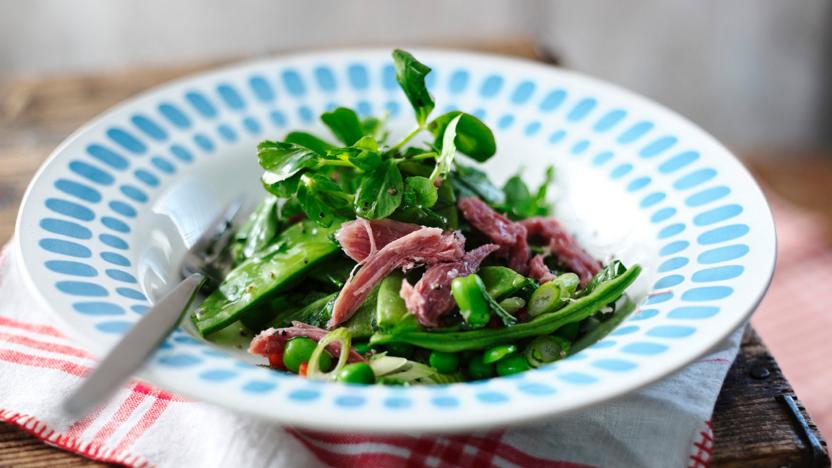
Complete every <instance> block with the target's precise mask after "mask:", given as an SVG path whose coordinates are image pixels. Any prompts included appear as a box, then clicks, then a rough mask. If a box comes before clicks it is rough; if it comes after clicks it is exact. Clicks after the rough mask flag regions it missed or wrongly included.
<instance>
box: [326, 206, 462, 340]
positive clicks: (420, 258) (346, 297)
mask: <svg viewBox="0 0 832 468" xmlns="http://www.w3.org/2000/svg"><path fill="white" fill-rule="evenodd" d="M350 223H352V221H351V222H350ZM350 223H347V224H350ZM374 223H376V221H373V222H372V223H370V227H371V229H370V230H372V227H373V225H374ZM342 237H343V238H344V239H345V241H346V235H345V236H342ZM375 237H376V236H375V235H373V236H370V235H369V233H368V234H367V241H369V239H370V238H373V239H375ZM346 243H349V241H346ZM342 245H344V244H342ZM464 249H465V238H464V237H463V236H462V234H460V233H458V232H453V233H446V232H443V231H442V230H441V229H439V228H429V227H420V228H419V229H418V230H415V231H413V232H410V233H409V234H406V235H404V236H402V237H400V238H398V239H396V240H393V241H390V242H389V243H387V244H386V245H384V246H383V247H381V248H379V249H378V250H376V251H375V252H373V253H370V254H369V255H368V256H366V257H365V258H364V259H363V264H362V266H361V268H360V269H359V270H358V272H357V273H356V274H355V275H354V276H352V277H351V278H350V279H349V280H347V283H346V284H344V287H343V288H341V292H339V293H338V298H337V299H336V300H335V305H334V306H333V309H332V318H331V319H330V321H329V323H328V324H327V328H329V329H333V328H335V327H337V326H338V325H340V324H342V323H344V322H345V321H347V320H348V319H349V318H350V317H352V315H353V314H354V313H355V311H356V310H357V309H358V307H359V306H361V304H362V303H363V302H364V300H365V299H367V296H368V295H369V294H370V291H372V290H373V288H374V287H376V285H378V284H379V282H381V280H382V279H384V277H385V276H387V275H388V274H390V273H391V272H392V271H394V270H397V269H399V268H403V269H409V268H412V267H413V266H415V265H433V264H435V263H442V262H455V261H458V260H459V259H461V258H462V256H463V255H464V254H465V250H464ZM369 251H372V249H370V250H369ZM359 256H360V255H359Z"/></svg>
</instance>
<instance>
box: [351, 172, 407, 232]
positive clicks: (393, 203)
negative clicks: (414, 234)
mask: <svg viewBox="0 0 832 468" xmlns="http://www.w3.org/2000/svg"><path fill="white" fill-rule="evenodd" d="M402 192H404V183H403V182H402V174H401V172H399V168H398V167H397V166H396V164H394V163H393V162H392V161H389V160H388V161H385V162H384V163H382V164H381V165H380V166H379V167H378V168H377V169H375V170H374V171H372V172H368V173H367V174H365V175H364V177H363V178H362V180H361V185H360V186H359V187H358V191H357V192H356V193H355V212H356V214H358V216H361V217H362V218H366V219H381V218H386V217H388V216H390V214H392V213H393V212H394V211H396V208H398V207H399V205H400V204H401V203H402Z"/></svg>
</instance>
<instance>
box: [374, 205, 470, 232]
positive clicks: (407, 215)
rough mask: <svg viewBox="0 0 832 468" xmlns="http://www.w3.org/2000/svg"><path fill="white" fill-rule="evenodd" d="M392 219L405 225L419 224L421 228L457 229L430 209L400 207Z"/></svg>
mask: <svg viewBox="0 0 832 468" xmlns="http://www.w3.org/2000/svg"><path fill="white" fill-rule="evenodd" d="M390 218H392V219H395V220H396V221H401V222H403V223H411V224H419V225H421V226H430V227H438V228H442V229H449V228H456V226H452V225H451V224H450V223H449V222H448V218H447V217H445V216H444V215H442V214H440V213H438V212H437V211H435V210H432V209H430V208H420V207H418V206H405V205H404V204H403V205H402V206H400V207H399V209H398V210H396V211H395V212H394V213H393V214H392V215H390Z"/></svg>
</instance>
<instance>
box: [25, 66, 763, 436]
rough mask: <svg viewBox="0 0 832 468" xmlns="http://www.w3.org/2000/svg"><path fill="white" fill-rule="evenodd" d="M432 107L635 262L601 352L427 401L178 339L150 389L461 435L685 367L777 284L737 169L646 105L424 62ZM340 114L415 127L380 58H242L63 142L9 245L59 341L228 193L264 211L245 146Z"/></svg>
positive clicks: (174, 257)
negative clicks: (331, 111)
mask: <svg viewBox="0 0 832 468" xmlns="http://www.w3.org/2000/svg"><path fill="white" fill-rule="evenodd" d="M414 52H415V55H416V56H417V57H418V58H419V59H420V60H422V61H424V62H426V63H427V64H428V65H430V66H431V67H432V68H433V69H434V72H433V73H432V74H431V75H430V80H429V83H430V86H431V89H432V92H433V93H434V95H435V97H436V101H437V103H438V104H437V110H438V111H439V112H444V111H445V110H446V109H457V108H458V109H462V110H465V111H468V112H471V113H473V114H476V115H478V116H480V117H481V118H483V119H484V120H485V122H486V123H488V124H489V125H490V126H492V128H493V129H494V131H495V135H496V137H497V143H498V154H497V156H495V157H494V158H492V160H491V161H489V162H488V163H487V164H486V165H485V167H486V169H487V171H488V172H489V173H490V175H491V176H493V178H494V179H495V180H496V181H497V182H502V181H503V180H505V178H507V177H508V176H509V175H510V174H513V173H515V172H516V171H517V170H518V169H519V168H521V167H523V168H524V169H525V172H524V174H525V175H526V177H527V179H528V181H529V182H530V183H533V184H536V183H538V182H539V181H540V180H541V178H542V172H543V171H542V170H543V168H544V167H545V166H546V165H548V164H554V165H555V167H556V171H557V177H556V179H557V180H556V183H555V187H554V190H552V192H553V193H554V198H555V200H556V202H555V203H556V207H555V208H556V212H557V215H558V216H559V217H560V219H561V220H562V221H563V222H564V224H566V225H567V226H568V227H569V228H570V229H571V230H573V231H574V232H575V233H577V236H578V238H579V240H580V241H581V242H582V243H584V244H585V245H586V246H587V247H588V248H589V250H590V251H591V252H592V253H594V254H595V255H597V256H599V257H603V256H605V255H609V254H615V255H617V256H618V257H620V258H622V260H624V262H625V263H626V264H632V263H636V262H637V263H640V264H641V265H642V266H643V267H644V272H643V273H642V275H641V277H640V278H639V280H638V281H637V283H635V284H634V285H633V286H631V288H630V290H629V294H630V295H631V296H632V297H634V298H635V299H637V300H638V301H639V302H640V303H641V305H640V308H639V309H638V310H637V311H636V312H635V313H634V314H633V315H631V316H630V317H629V318H628V319H627V320H626V321H625V322H624V323H622V324H621V325H620V326H619V327H618V328H617V329H616V330H615V331H614V332H613V333H611V334H610V335H609V336H608V337H607V338H605V339H603V340H602V341H600V342H598V343H597V344H595V345H594V346H592V347H590V348H588V349H586V350H584V351H582V352H580V353H578V354H576V355H575V356H572V357H570V358H568V359H566V360H564V361H560V362H557V363H556V364H554V365H550V366H547V367H544V368H541V369H537V370H534V371H530V372H526V373H523V374H519V375H515V376H512V377H509V378H495V379H491V380H488V381H483V382H473V383H466V384H455V385H449V386H438V387H427V386H421V387H409V388H399V387H387V386H368V387H363V386H349V385H341V384H322V383H317V382H311V381H308V380H305V379H303V378H300V377H296V376H291V375H286V374H282V373H279V372H274V371H271V370H269V369H265V368H261V367H258V366H255V365H253V364H252V362H251V360H250V359H249V358H247V357H245V356H244V354H243V353H242V352H240V351H239V350H237V349H234V348H230V349H229V348H225V349H223V348H221V347H217V346H216V345H213V344H209V343H206V342H204V341H202V340H201V339H199V338H195V335H193V334H191V333H190V332H189V331H188V330H186V329H179V330H177V331H176V332H174V333H173V334H172V335H171V336H170V338H169V339H168V340H167V341H166V343H165V345H164V346H163V348H162V349H160V350H159V352H158V353H156V355H155V356H154V357H153V358H152V359H151V361H150V362H149V364H148V365H147V366H146V368H145V369H144V370H143V371H142V372H141V377H142V378H144V379H146V380H148V381H149V382H151V383H153V384H156V385H158V386H160V387H163V388H165V389H168V390H171V391H173V392H176V393H179V394H182V395H186V396H189V397H192V398H195V399H200V400H205V401H208V402H211V403H215V404H217V405H221V406H225V407H228V408H231V409H234V410H237V411H241V412H245V413H250V414H253V415H257V416H259V417H263V418H268V419H272V420H274V421H277V422H280V423H284V424H291V425H298V426H302V427H308V428H317V429H324V430H332V431H337V430H358V431H364V432H387V433H390V432H414V431H440V432H441V431H459V430H468V429H484V428H487V427H492V426H506V425H511V424H517V423H522V422H526V421H529V420H532V419H536V418H545V417H550V416H554V415H557V414H560V413H563V412H566V411H569V410H575V409H578V408H582V407H586V406H589V405H593V404H598V403H600V402H602V401H604V400H608V399H610V398H613V397H616V396H620V395H623V394H625V393H627V392H629V391H632V390H634V389H636V388H639V387H641V386H643V385H646V384H648V383H650V382H653V381H655V380H657V379H660V378H662V377H663V376H666V375H668V374H669V373H671V372H673V371H675V370H677V369H679V368H680V367H682V366H684V365H685V364H687V363H689V362H691V361H692V360H693V359H695V358H696V357H697V356H699V355H701V354H702V353H704V352H705V351H706V350H708V349H709V348H710V347H712V346H713V345H715V344H716V343H718V342H719V341H720V340H722V339H723V338H725V337H726V336H727V335H728V334H729V333H730V332H731V331H733V330H734V329H736V328H737V327H738V326H739V325H740V324H742V323H743V322H744V321H745V320H746V319H747V318H748V316H749V314H750V313H751V312H752V311H753V309H754V307H755V306H756V304H757V303H758V301H759V300H760V298H761V297H762V295H763V293H764V292H765V289H766V286H767V285H768V282H769V279H770V277H771V274H772V270H773V267H774V258H775V235H774V227H773V223H772V218H771V215H770V213H769V209H768V207H767V205H766V202H765V199H764V198H763V195H762V193H761V192H760V189H759V188H758V187H757V185H756V184H755V183H754V181H753V179H752V178H751V177H750V176H749V174H748V173H747V172H746V171H745V169H744V168H743V167H742V166H741V165H740V163H738V162H737V160H736V159H734V157H733V156H732V155H731V154H730V153H729V152H728V151H727V150H726V149H725V148H724V147H722V146H721V145H720V144H719V143H717V142H716V141H715V140H714V139H713V138H711V137H710V136H708V135H707V134H706V133H704V132H703V131H702V130H700V129H699V128H698V127H696V126H695V125H693V124H691V123H690V122H688V121H687V120H685V119H683V118H681V117H679V116H678V115H676V114H674V113H673V112H670V111H668V110H667V109H664V108H663V107H661V106H658V105H656V104H654V103H651V102H650V101H648V100H646V99H644V98H641V97H638V96H636V95H633V94H631V93H629V92H627V91H624V90H622V89H619V88H617V87H615V86H611V85H608V84H605V83H602V82H600V81H597V80H594V79H591V78H588V77H585V76H582V75H579V74H576V73H572V72H567V71H564V70H560V69H558V68H554V67H550V66H544V65H540V64H536V63H532V62H526V61H521V60H515V59H508V58H501V57H494V56H488V55H480V54H473V53H466V52H447V51H436V50H417V51H414ZM333 105H346V106H352V107H355V108H356V109H358V111H359V112H360V113H362V114H369V113H373V114H380V113H382V112H384V111H388V112H389V113H390V116H391V118H390V126H391V128H392V130H393V132H394V134H401V133H403V132H405V131H406V130H408V129H409V128H410V127H411V126H412V125H413V116H412V111H411V109H410V108H409V106H408V104H407V101H406V100H405V98H404V96H403V94H402V93H401V91H400V90H399V88H398V85H397V83H396V82H395V78H394V73H393V69H392V64H391V60H390V51H389V50H341V51H335V52H321V53H306V54H301V55H293V56H286V57H279V58H275V59H270V60H264V61H258V62H252V63H242V64H239V65H235V66H232V67H229V68H225V69H221V70H218V71H214V72H209V73H204V74H200V75H197V76H194V77H190V78H186V79H183V80H179V81H176V82H173V83H171V84H169V85H166V86H162V87H160V88H157V89H154V90H151V91H149V92H147V93H144V94H142V95H140V96H138V97H136V98H134V99H131V100H129V101H127V102H125V103H123V104H121V105H119V106H117V107H116V108H114V109H113V110H111V111H109V112H107V113H105V114H104V115H102V116H100V117H98V118H96V119H95V120H94V121H92V122H91V123H89V124H88V125H85V126H84V127H83V128H81V129H80V130H79V131H77V132H76V133H75V134H73V135H72V136H71V137H69V138H68V139H67V140H66V141H65V142H64V143H63V144H61V145H60V147H59V148H58V149H57V150H55V152H54V154H53V155H52V156H51V157H50V158H49V160H48V161H47V162H46V163H45V164H44V165H43V167H42V168H41V169H40V171H39V172H38V174H37V175H36V177H35V178H34V180H33V181H32V183H31V185H30V186H29V189H28V191H27V194H26V197H25V200H24V202H23V205H22V207H21V210H20V215H19V218H18V225H17V232H18V233H19V235H18V236H17V239H18V246H17V248H18V249H19V250H20V252H19V253H20V255H18V256H17V258H19V259H20V261H21V263H22V269H23V271H24V272H25V276H26V280H27V283H28V285H29V287H30V288H31V290H32V292H33V293H34V294H36V295H37V297H38V298H40V300H41V301H42V302H43V303H44V304H45V305H46V306H47V307H48V309H49V310H51V311H53V312H54V314H55V317H56V319H58V320H59V321H60V323H61V324H62V325H61V329H62V330H63V331H65V332H66V333H67V334H68V335H70V336H71V337H73V338H74V339H75V340H77V341H78V343H79V344H80V345H82V346H83V347H85V348H86V349H88V350H89V351H91V352H92V353H95V354H97V355H101V354H103V353H105V352H106V351H107V350H108V349H109V348H110V347H111V346H112V345H113V344H114V343H115V342H116V341H117V340H118V339H119V338H120V336H121V335H122V334H123V333H124V332H125V330H127V329H128V328H129V327H130V325H131V324H132V323H133V322H135V321H136V320H138V319H139V318H140V317H141V314H142V313H144V311H145V310H146V309H147V307H148V306H149V305H150V304H151V303H152V302H153V300H154V299H156V298H158V297H160V295H162V294H163V293H164V292H166V290H167V289H168V288H170V287H171V285H172V284H174V283H175V282H176V281H177V280H178V277H177V271H176V265H177V264H178V262H179V260H180V258H181V256H182V254H183V252H184V251H185V249H186V248H187V247H188V246H189V245H191V243H192V242H193V241H194V238H195V236H197V235H198V233H199V232H200V231H201V230H202V228H203V227H204V226H205V225H206V224H207V223H208V222H209V221H210V219H211V218H212V217H213V216H214V215H215V214H216V213H217V212H218V210H219V209H220V207H222V206H223V205H224V204H225V203H227V202H228V201H229V200H230V199H231V198H232V197H234V196H235V195H237V194H238V193H239V192H245V193H248V194H249V195H251V196H252V197H260V196H262V194H263V192H262V188H261V187H260V184H259V182H258V177H259V173H260V171H259V168H258V165H257V160H256V154H255V145H256V144H257V142H258V141H259V140H261V139H265V138H282V137H283V136H284V135H285V133H286V132H287V131H289V130H290V129H305V130H312V131H323V128H322V126H321V124H320V123H319V122H318V119H317V116H318V115H319V114H320V113H321V112H322V111H323V110H325V109H327V108H329V107H331V106H333Z"/></svg>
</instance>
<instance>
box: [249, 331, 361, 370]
mask: <svg viewBox="0 0 832 468" xmlns="http://www.w3.org/2000/svg"><path fill="white" fill-rule="evenodd" d="M327 333H328V331H327V330H324V329H321V328H318V327H313V326H312V325H307V324H305V323H302V322H292V326H291V327H288V328H269V329H268V330H263V331H262V332H260V333H258V334H257V336H255V337H254V339H253V340H251V344H250V345H249V347H248V352H249V353H251V354H256V355H259V356H264V357H267V358H268V357H269V355H271V354H273V353H282V352H283V349H284V348H285V347H286V342H287V341H289V340H290V339H292V338H295V337H297V336H304V337H306V338H310V339H312V340H315V341H320V340H321V338H323V337H324V335H326V334H327ZM326 350H327V352H329V353H330V354H332V355H333V356H338V355H340V353H341V344H340V343H338V342H333V343H330V344H329V345H327V347H326ZM347 361H348V362H359V361H364V358H363V357H361V355H360V354H358V353H357V352H356V351H355V350H354V349H350V354H349V358H348V359H347Z"/></svg>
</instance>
